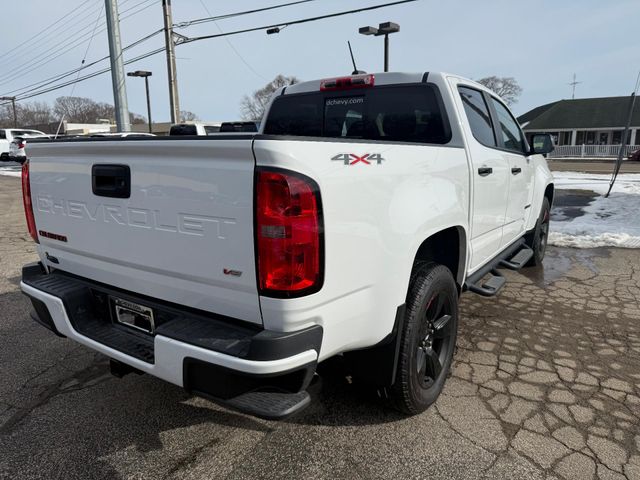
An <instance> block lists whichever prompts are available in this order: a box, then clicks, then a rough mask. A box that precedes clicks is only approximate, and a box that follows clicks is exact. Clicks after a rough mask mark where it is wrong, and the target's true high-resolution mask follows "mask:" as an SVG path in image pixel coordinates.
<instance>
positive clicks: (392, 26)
mask: <svg viewBox="0 0 640 480" xmlns="http://www.w3.org/2000/svg"><path fill="white" fill-rule="evenodd" d="M399 31H400V25H398V24H397V23H393V22H384V23H381V24H380V25H378V28H376V27H370V26H369V27H361V28H360V29H359V30H358V32H359V33H361V34H362V35H373V36H374V37H379V36H381V35H384V71H385V72H388V71H389V35H390V34H392V33H396V32H399Z"/></svg>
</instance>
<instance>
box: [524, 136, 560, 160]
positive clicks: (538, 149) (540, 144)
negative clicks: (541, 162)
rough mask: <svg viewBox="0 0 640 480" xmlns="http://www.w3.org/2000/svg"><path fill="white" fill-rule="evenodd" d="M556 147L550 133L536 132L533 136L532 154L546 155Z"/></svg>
mask: <svg viewBox="0 0 640 480" xmlns="http://www.w3.org/2000/svg"><path fill="white" fill-rule="evenodd" d="M554 148H555V147H554V145H553V139H552V138H551V135H549V134H548V133H536V134H534V135H533V137H532V138H531V152H530V154H531V155H533V154H542V155H546V154H547V153H551V152H553V149H554Z"/></svg>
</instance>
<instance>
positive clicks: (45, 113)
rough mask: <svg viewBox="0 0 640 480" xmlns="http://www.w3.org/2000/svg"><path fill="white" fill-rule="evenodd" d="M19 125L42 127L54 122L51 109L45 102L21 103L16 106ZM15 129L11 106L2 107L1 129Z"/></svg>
mask: <svg viewBox="0 0 640 480" xmlns="http://www.w3.org/2000/svg"><path fill="white" fill-rule="evenodd" d="M16 117H17V120H18V122H17V123H18V125H19V126H21V127H24V126H33V125H42V124H46V123H49V122H51V121H52V119H53V117H52V115H51V107H49V105H47V104H46V103H45V102H19V103H17V104H16ZM3 127H6V128H10V127H13V109H12V107H11V105H3V106H2V107H0V128H3Z"/></svg>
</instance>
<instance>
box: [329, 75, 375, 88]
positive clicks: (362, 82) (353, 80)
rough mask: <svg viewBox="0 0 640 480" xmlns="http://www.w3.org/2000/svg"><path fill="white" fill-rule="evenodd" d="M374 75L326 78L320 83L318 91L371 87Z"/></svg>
mask: <svg viewBox="0 0 640 480" xmlns="http://www.w3.org/2000/svg"><path fill="white" fill-rule="evenodd" d="M375 79H376V78H375V76H374V75H371V74H369V75H353V76H351V77H339V78H327V79H325V80H322V81H321V82H320V90H321V91H327V90H349V89H352V88H368V87H373V85H374V83H375Z"/></svg>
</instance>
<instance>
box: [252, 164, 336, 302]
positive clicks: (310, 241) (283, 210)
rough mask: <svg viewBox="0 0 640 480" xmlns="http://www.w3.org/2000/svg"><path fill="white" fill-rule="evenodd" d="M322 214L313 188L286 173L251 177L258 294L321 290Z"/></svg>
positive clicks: (261, 173) (312, 184)
mask: <svg viewBox="0 0 640 480" xmlns="http://www.w3.org/2000/svg"><path fill="white" fill-rule="evenodd" d="M322 235H323V232H322V211H321V204H320V194H319V189H318V186H317V184H316V183H315V182H314V181H313V180H311V179H310V178H308V177H305V176H303V175H299V174H296V173H293V172H289V171H282V170H267V169H264V170H262V169H260V170H258V171H257V174H256V242H257V246H256V254H257V256H258V260H257V264H258V286H259V288H260V293H261V294H263V295H267V296H275V297H296V296H302V295H307V294H309V293H313V292H317V291H318V290H319V289H320V287H321V286H322V268H323V265H322V262H323V258H322V256H323V245H322Z"/></svg>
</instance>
